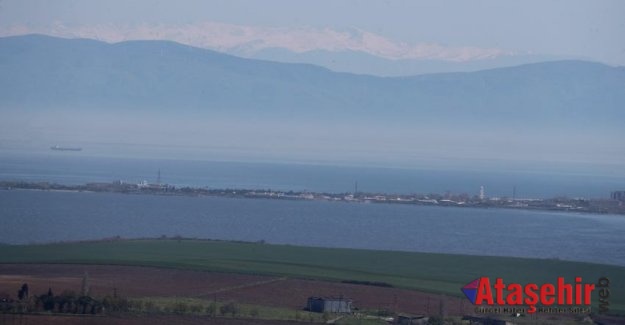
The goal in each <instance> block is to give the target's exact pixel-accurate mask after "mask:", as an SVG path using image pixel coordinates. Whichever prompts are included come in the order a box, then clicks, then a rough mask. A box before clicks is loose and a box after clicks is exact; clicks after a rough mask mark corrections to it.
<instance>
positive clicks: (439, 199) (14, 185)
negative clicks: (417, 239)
mask: <svg viewBox="0 0 625 325" xmlns="http://www.w3.org/2000/svg"><path fill="white" fill-rule="evenodd" d="M0 190H9V191H10V190H36V191H55V192H74V193H79V192H89V193H120V194H139V195H164V196H188V197H200V196H208V197H226V198H242V199H270V200H295V201H328V202H347V203H374V204H402V205H415V206H438V207H457V208H482V209H493V208H498V209H513V210H529V211H545V212H564V213H581V214H602V215H625V202H622V201H616V200H608V199H579V198H566V197H558V198H549V199H517V198H505V197H504V198H488V197H484V198H479V197H477V196H473V197H469V196H467V195H448V194H446V195H442V194H427V195H424V194H408V195H406V194H389V193H368V192H354V193H321V192H299V191H274V190H271V189H264V190H258V189H209V188H205V187H204V188H200V187H175V186H171V185H167V184H147V183H143V184H130V183H123V182H121V181H117V182H111V183H86V184H83V185H64V184H58V183H49V182H26V181H1V180H0Z"/></svg>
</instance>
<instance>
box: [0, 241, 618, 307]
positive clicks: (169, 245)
mask: <svg viewBox="0 0 625 325" xmlns="http://www.w3.org/2000/svg"><path fill="white" fill-rule="evenodd" d="M0 263H71V264H112V265H137V266H155V267H168V268H180V269H190V270H201V271H211V272H231V273H246V274H259V275H277V276H288V277H294V278H303V279H322V280H328V281H342V280H357V281H378V282H386V283H389V284H391V285H393V286H395V287H401V288H408V289H417V290H421V291H426V292H433V293H443V294H447V295H454V296H461V295H462V293H461V292H460V288H461V287H462V286H463V285H465V284H466V283H468V282H470V281H472V280H474V279H476V278H478V277H480V276H489V277H491V278H496V277H501V278H503V279H504V281H506V282H507V283H510V282H516V283H522V284H524V283H537V284H539V285H540V284H542V283H548V282H549V283H555V281H556V278H557V277H559V276H563V277H565V280H566V282H567V283H573V282H574V277H575V276H581V277H582V278H583V282H585V283H589V282H591V283H592V282H596V281H597V279H598V278H599V277H602V276H606V277H608V278H609V279H610V281H611V283H610V290H611V296H610V310H611V311H612V312H619V313H625V267H618V266H610V265H599V264H591V263H579V262H567V261H560V260H553V259H549V260H545V259H525V258H508V257H486V256H466V255H451V254H429V253H409V252H394V251H375V250H357V249H336V248H332V249H330V248H317V247H297V246H288V245H269V244H260V243H241V242H226V241H207V240H191V239H183V240H171V239H168V240H157V239H154V240H118V241H101V242H82V243H58V244H45V245H15V246H14V245H2V246H0ZM597 300H598V298H597V294H596V293H595V294H594V295H593V301H594V302H597ZM593 308H596V306H593ZM595 310H596V309H595Z"/></svg>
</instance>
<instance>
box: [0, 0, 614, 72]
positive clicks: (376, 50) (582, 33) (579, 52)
mask: <svg viewBox="0 0 625 325" xmlns="http://www.w3.org/2000/svg"><path fill="white" fill-rule="evenodd" d="M623 13H625V1H619V0H615V1H580V0H552V1H534V0H528V1H506V0H472V1H447V0H442V1H441V0H434V1H390V0H389V1H355V0H346V1H324V0H320V1H290V0H267V1H242V0H228V1H163V0H135V1H123V0H108V1H76V0H57V1H45V0H30V1H29V0H26V1H19V0H0V35H3V36H7V35H15V34H25V33H45V34H52V35H56V36H63V37H86V38H96V39H101V40H104V41H109V42H117V41H123V40H127V39H170V40H174V41H178V42H181V43H186V44H189V45H194V46H199V47H205V48H211V49H216V50H221V51H226V52H229V51H230V52H231V51H235V50H236V51H239V52H241V51H243V52H245V51H248V52H254V51H260V50H263V49H266V48H285V49H288V50H290V51H295V52H298V53H301V52H307V51H314V50H327V51H357V52H364V53H367V54H370V55H374V56H377V57H382V58H385V59H390V60H399V59H416V60H419V59H436V60H448V61H455V62H466V61H472V60H480V59H489V58H497V57H502V56H514V55H544V56H557V57H572V58H580V59H587V60H592V61H598V62H603V63H607V64H611V65H625V41H623V40H622V35H625V19H623Z"/></svg>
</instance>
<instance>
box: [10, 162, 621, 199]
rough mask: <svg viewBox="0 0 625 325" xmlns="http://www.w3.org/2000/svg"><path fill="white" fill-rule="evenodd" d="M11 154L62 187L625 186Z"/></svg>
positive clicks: (565, 191)
mask: <svg viewBox="0 0 625 325" xmlns="http://www.w3.org/2000/svg"><path fill="white" fill-rule="evenodd" d="M48 151H49V152H47V153H40V154H21V155H17V154H7V153H6V152H2V151H1V150H0V180H27V181H49V182H57V183H62V184H84V183H87V182H112V181H115V180H124V181H126V182H132V183H138V182H140V181H142V180H148V181H149V182H156V178H157V171H158V170H159V169H160V170H161V175H162V181H163V182H164V183H169V184H172V185H178V186H181V185H186V186H196V187H205V186H206V187H210V188H246V189H274V190H295V191H304V190H308V191H315V192H334V193H344V192H351V191H353V190H354V183H355V182H356V181H357V182H358V187H359V190H360V191H365V192H385V193H445V192H446V191H450V192H452V193H468V194H469V195H476V194H478V192H479V188H480V186H481V185H483V186H484V187H485V189H486V194H487V195H488V196H512V188H513V187H514V186H516V193H517V197H525V198H541V197H555V196H569V197H591V198H607V197H609V194H610V192H611V191H614V190H618V189H625V175H624V174H622V168H617V170H620V171H621V174H618V173H616V172H609V171H606V170H604V169H601V168H598V167H585V169H584V170H579V169H577V170H570V169H569V170H565V168H563V167H562V166H560V165H557V166H551V167H549V166H546V167H545V166H542V167H541V168H543V169H537V168H530V169H527V168H526V169H525V170H521V169H522V168H516V169H514V170H501V169H499V170H497V169H489V170H471V169H470V168H466V169H463V170H456V169H449V168H446V169H436V168H432V166H430V168H429V169H392V168H371V167H340V166H322V165H304V164H278V163H242V162H215V161H184V160H166V159H115V158H102V157H88V156H85V155H84V154H83V153H80V152H78V153H74V152H61V153H59V152H53V151H51V150H48Z"/></svg>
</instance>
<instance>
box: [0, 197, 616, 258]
mask: <svg viewBox="0 0 625 325" xmlns="http://www.w3.org/2000/svg"><path fill="white" fill-rule="evenodd" d="M0 224H1V225H2V226H1V227H0V242H4V243H11V244H16V243H35V242H50V241H62V240H80V239H98V238H104V237H112V236H118V235H119V236H122V237H126V238H132V237H156V236H160V235H167V236H174V235H182V236H185V237H198V238H213V239H226V240H245V241H258V240H265V241H267V242H269V243H282V244H293V245H312V246H326V247H350V248H371V249H386V250H405V251H418V252H444V253H462V254H480V255H502V256H519V257H541V258H559V259H565V260H576V261H589V262H599V263H609V264H618V265H625V236H623V234H625V218H624V217H622V216H612V215H590V214H565V213H551V212H534V211H521V210H500V209H470V208H441V207H425V206H405V205H386V204H363V203H343V202H317V201H278V200H263V199H227V198H211V197H163V196H151V195H124V194H116V193H78V192H45V191H26V190H0Z"/></svg>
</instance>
